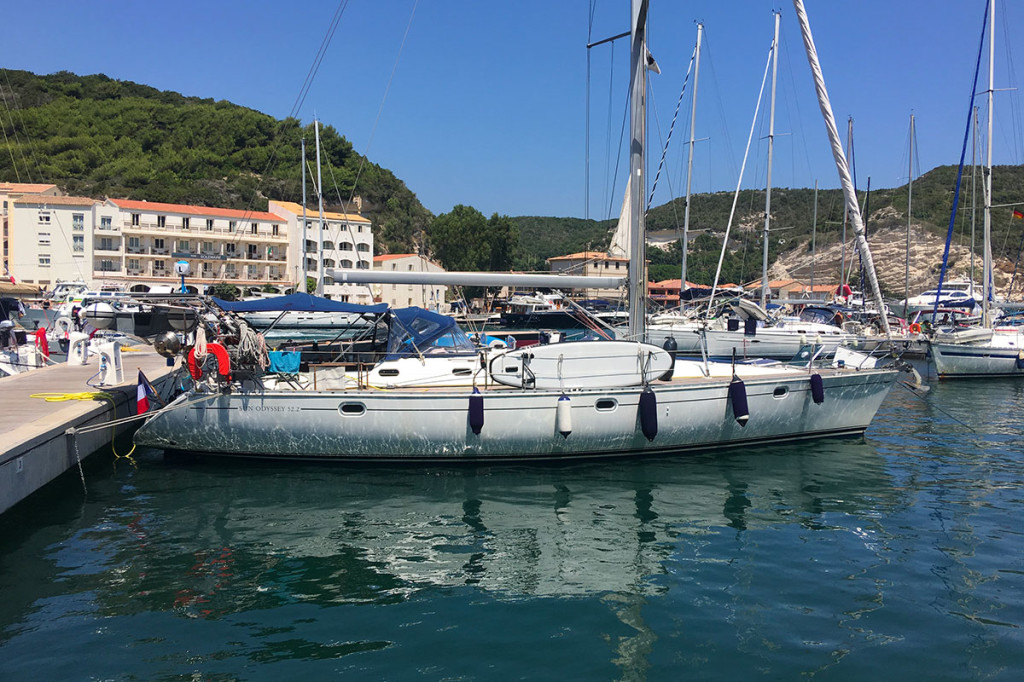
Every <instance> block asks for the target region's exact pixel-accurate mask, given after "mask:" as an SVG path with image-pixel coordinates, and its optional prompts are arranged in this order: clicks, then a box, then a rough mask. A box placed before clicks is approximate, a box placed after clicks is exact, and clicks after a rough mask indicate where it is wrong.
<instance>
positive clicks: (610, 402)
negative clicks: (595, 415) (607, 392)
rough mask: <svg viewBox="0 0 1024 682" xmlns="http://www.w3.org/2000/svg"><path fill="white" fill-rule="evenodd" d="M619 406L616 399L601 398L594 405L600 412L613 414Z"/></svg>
mask: <svg viewBox="0 0 1024 682" xmlns="http://www.w3.org/2000/svg"><path fill="white" fill-rule="evenodd" d="M618 406H619V402H618V401H617V400H615V399H614V398H601V399H599V400H598V401H597V402H596V403H594V409H596V410H597V411H598V412H611V411H612V410H614V409H615V408H616V407H618Z"/></svg>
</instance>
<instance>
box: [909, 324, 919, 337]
mask: <svg viewBox="0 0 1024 682" xmlns="http://www.w3.org/2000/svg"><path fill="white" fill-rule="evenodd" d="M910 333H911V334H920V333H921V325H919V324H918V323H917V322H915V323H914V324H912V325H910Z"/></svg>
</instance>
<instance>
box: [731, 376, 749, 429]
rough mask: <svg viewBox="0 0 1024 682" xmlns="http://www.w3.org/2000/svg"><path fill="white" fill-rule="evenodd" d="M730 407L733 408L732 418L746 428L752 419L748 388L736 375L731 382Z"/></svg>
mask: <svg viewBox="0 0 1024 682" xmlns="http://www.w3.org/2000/svg"><path fill="white" fill-rule="evenodd" d="M729 405H730V406H731V407H732V416H733V418H734V419H735V420H736V423H737V424H739V425H740V426H746V425H747V421H748V420H749V419H750V409H749V408H748V407H747V387H746V386H744V384H743V382H742V381H740V379H739V377H737V376H735V375H733V378H732V381H730V382H729Z"/></svg>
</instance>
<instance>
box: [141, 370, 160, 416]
mask: <svg viewBox="0 0 1024 682" xmlns="http://www.w3.org/2000/svg"><path fill="white" fill-rule="evenodd" d="M150 398H153V399H154V400H156V401H158V402H163V401H162V400H160V395H159V394H158V393H157V392H156V389H155V388H153V384H151V383H149V379H147V378H146V375H145V374H143V373H142V370H141V369H140V370H139V387H138V388H137V389H136V390H135V413H136V414H145V413H146V412H149V399H150Z"/></svg>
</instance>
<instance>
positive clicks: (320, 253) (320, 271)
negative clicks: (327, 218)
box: [313, 119, 324, 296]
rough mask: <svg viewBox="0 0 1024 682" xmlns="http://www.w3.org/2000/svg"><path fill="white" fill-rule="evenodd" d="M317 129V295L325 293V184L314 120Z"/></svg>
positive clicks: (318, 126) (318, 133) (318, 124)
mask: <svg viewBox="0 0 1024 682" xmlns="http://www.w3.org/2000/svg"><path fill="white" fill-rule="evenodd" d="M313 127H314V128H315V129H316V196H317V203H318V205H319V208H320V226H319V228H318V229H317V231H316V233H317V239H316V253H317V255H316V295H317V296H323V295H324V186H323V183H322V182H321V179H320V122H319V121H317V120H316V119H314V120H313Z"/></svg>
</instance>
